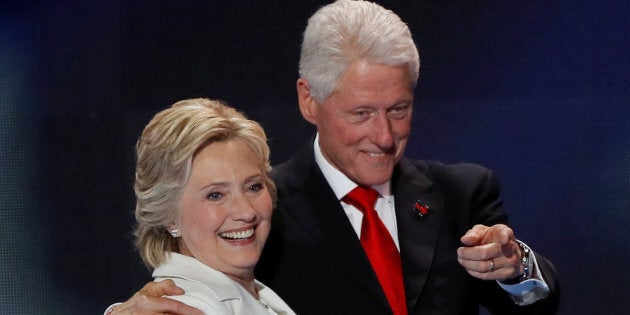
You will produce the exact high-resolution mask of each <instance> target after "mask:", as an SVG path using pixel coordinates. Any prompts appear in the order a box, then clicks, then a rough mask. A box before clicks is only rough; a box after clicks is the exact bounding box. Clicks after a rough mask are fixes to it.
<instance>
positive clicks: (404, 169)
mask: <svg viewBox="0 0 630 315" xmlns="http://www.w3.org/2000/svg"><path fill="white" fill-rule="evenodd" d="M432 188H433V183H432V182H431V181H430V180H429V179H428V178H426V177H425V176H424V175H423V174H422V173H421V172H420V171H419V170H418V168H417V167H415V166H414V165H413V164H412V163H411V162H410V161H409V160H407V159H404V158H403V159H402V160H401V161H400V162H399V163H398V165H397V167H396V170H395V171H394V176H393V178H392V191H393V193H394V198H395V202H396V221H397V225H398V239H399V242H400V251H401V258H402V263H403V275H404V281H405V291H406V295H407V305H409V306H410V308H409V309H410V310H412V309H414V307H415V305H416V303H417V302H418V299H419V297H420V294H421V292H422V288H423V287H424V285H425V283H426V281H427V276H428V274H429V270H430V268H431V262H432V261H433V256H434V254H435V248H436V244H437V239H438V232H439V228H440V224H441V222H442V218H443V211H442V208H443V200H442V197H441V196H439V195H438V194H436V193H434V190H433V189H432ZM418 200H420V202H421V203H422V204H425V205H428V206H429V208H430V211H431V212H430V213H429V214H428V215H426V216H424V217H423V218H420V217H419V216H418V215H417V212H416V210H414V205H415V203H416V202H417V201H418Z"/></svg>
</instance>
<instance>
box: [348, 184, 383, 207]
mask: <svg viewBox="0 0 630 315" xmlns="http://www.w3.org/2000/svg"><path fill="white" fill-rule="evenodd" d="M376 199H378V192H377V191H376V190H374V189H372V188H371V187H366V186H357V188H355V189H353V190H352V191H351V192H349V193H348V194H347V195H345V196H344V197H343V199H342V200H343V202H345V203H347V204H351V205H353V206H355V207H356V208H357V209H359V210H361V211H362V212H365V211H366V210H368V209H374V203H375V202H376Z"/></svg>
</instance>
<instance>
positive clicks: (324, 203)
mask: <svg viewBox="0 0 630 315" xmlns="http://www.w3.org/2000/svg"><path fill="white" fill-rule="evenodd" d="M311 146H312V144H311ZM293 161H294V163H293V165H287V168H285V169H283V170H282V174H286V172H287V171H293V176H292V177H293V178H294V179H295V180H294V181H293V182H292V184H290V186H291V185H293V186H292V187H288V189H289V191H292V192H293V193H292V194H291V195H290V196H285V197H284V204H285V205H286V211H287V214H289V215H291V216H292V217H293V218H294V219H295V221H296V222H298V223H299V224H300V225H301V226H302V227H303V228H304V230H306V231H307V232H308V233H309V234H310V235H311V236H312V238H313V240H314V241H315V242H316V243H317V244H319V249H320V251H321V252H320V254H321V255H327V256H328V257H329V258H330V259H331V260H333V261H334V263H336V264H337V265H339V266H340V268H342V269H343V270H344V271H345V272H346V273H347V274H348V276H349V277H350V278H352V279H354V281H356V282H357V283H358V284H359V285H360V286H362V287H363V288H364V289H365V290H366V291H367V292H368V294H369V295H371V296H373V297H374V299H375V300H378V301H379V302H380V303H381V304H382V305H383V307H384V308H386V309H389V305H388V304H387V300H386V298H385V294H384V293H383V291H382V289H381V287H380V285H379V283H378V280H377V278H376V275H375V274H374V272H373V271H372V268H371V266H370V264H369V261H368V259H367V256H366V255H365V252H364V251H363V247H362V246H361V242H360V241H359V239H358V237H357V235H356V233H355V232H354V230H353V228H352V226H351V224H350V222H349V221H348V218H347V216H346V214H345V212H344V210H343V208H342V207H341V204H340V203H339V200H338V199H337V197H336V196H335V194H334V192H333V191H332V189H331V188H330V186H329V185H328V183H327V181H326V179H325V178H324V176H323V174H322V173H321V171H320V169H319V167H318V166H317V164H316V163H315V161H314V158H313V151H312V149H311V150H303V152H302V154H300V155H298V156H297V157H296V158H295V159H293Z"/></svg>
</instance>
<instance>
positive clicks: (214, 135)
mask: <svg viewBox="0 0 630 315" xmlns="http://www.w3.org/2000/svg"><path fill="white" fill-rule="evenodd" d="M266 140H267V139H266V136H265V133H264V131H263V129H262V128H261V127H260V125H259V124H257V123H256V122H254V121H251V120H248V119H246V118H245V117H244V115H243V114H241V113H240V112H238V111H236V110H235V109H233V108H231V107H228V106H226V105H225V104H222V103H221V102H218V101H212V100H208V99H190V100H184V101H180V102H178V103H175V104H174V105H173V106H172V107H170V108H168V109H166V110H164V111H162V112H159V113H158V114H156V115H155V117H153V119H152V120H151V121H150V122H149V124H148V125H147V126H146V128H145V129H144V132H143V133H142V136H141V137H140V139H139V140H138V144H137V166H136V180H135V186H134V189H135V193H136V197H137V204H136V220H137V227H136V230H135V235H136V237H137V241H136V245H137V247H138V249H139V251H140V255H141V256H142V259H143V260H144V262H145V263H146V264H147V265H148V266H150V267H152V268H154V269H155V270H154V272H153V277H154V278H155V281H162V280H164V279H172V280H173V281H174V282H175V284H177V286H179V287H180V288H182V289H183V290H184V291H185V294H184V295H177V296H169V297H170V298H171V299H175V300H179V301H181V302H184V303H185V304H187V305H188V306H192V307H194V308H197V309H199V310H201V311H203V312H204V313H205V314H247V315H251V314H264V315H269V314H295V313H294V312H293V311H292V310H291V309H290V308H289V306H288V305H287V304H286V303H284V301H283V300H282V299H281V298H280V297H279V296H278V295H276V294H275V293H274V292H273V291H272V290H271V289H269V288H268V287H266V286H265V285H264V284H262V283H260V282H258V281H256V280H255V279H254V266H255V265H256V263H257V262H258V259H259V258H260V254H261V252H262V250H263V247H264V245H265V241H266V240H267V237H268V235H269V230H270V226H271V213H272V210H273V204H274V201H275V198H276V191H275V186H274V184H273V182H272V181H271V179H270V177H269V171H270V169H271V167H270V165H269V148H268V146H267V143H266ZM125 307H127V306H124V305H121V306H120V308H121V309H119V310H116V311H117V312H118V311H124V310H123V309H122V308H125ZM131 307H133V306H131Z"/></svg>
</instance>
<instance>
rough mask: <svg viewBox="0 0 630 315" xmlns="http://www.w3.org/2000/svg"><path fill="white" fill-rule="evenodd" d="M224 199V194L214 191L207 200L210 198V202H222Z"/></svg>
mask: <svg viewBox="0 0 630 315" xmlns="http://www.w3.org/2000/svg"><path fill="white" fill-rule="evenodd" d="M222 197H223V194H222V193H220V192H218V191H213V192H211V193H209V194H208V196H207V197H206V198H208V200H221V198H222Z"/></svg>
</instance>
